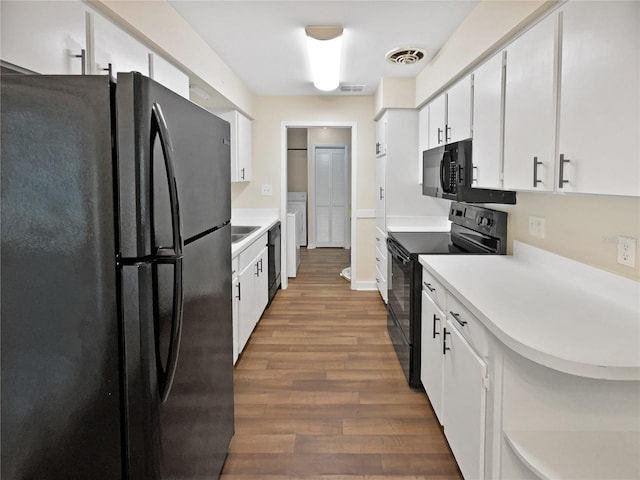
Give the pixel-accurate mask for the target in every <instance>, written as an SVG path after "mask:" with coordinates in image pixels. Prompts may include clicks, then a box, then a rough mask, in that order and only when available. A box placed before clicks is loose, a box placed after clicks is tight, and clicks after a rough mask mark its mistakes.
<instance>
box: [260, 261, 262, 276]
mask: <svg viewBox="0 0 640 480" xmlns="http://www.w3.org/2000/svg"><path fill="white" fill-rule="evenodd" d="M260 273H262V259H260Z"/></svg>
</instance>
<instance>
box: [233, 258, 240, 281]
mask: <svg viewBox="0 0 640 480" xmlns="http://www.w3.org/2000/svg"><path fill="white" fill-rule="evenodd" d="M239 273H240V255H239V254H238V255H237V256H235V257H233V258H232V259H231V277H232V278H236V277H237V276H238V274H239Z"/></svg>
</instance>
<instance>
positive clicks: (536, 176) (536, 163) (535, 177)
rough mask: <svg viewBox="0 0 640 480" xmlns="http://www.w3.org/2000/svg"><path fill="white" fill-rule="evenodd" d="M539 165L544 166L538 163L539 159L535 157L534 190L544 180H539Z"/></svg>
mask: <svg viewBox="0 0 640 480" xmlns="http://www.w3.org/2000/svg"><path fill="white" fill-rule="evenodd" d="M538 165H542V162H539V161H538V157H533V188H536V187H537V186H538V184H539V183H542V180H538Z"/></svg>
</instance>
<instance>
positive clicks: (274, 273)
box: [267, 222, 281, 303]
mask: <svg viewBox="0 0 640 480" xmlns="http://www.w3.org/2000/svg"><path fill="white" fill-rule="evenodd" d="M268 236H269V240H268V242H267V245H268V250H269V262H268V263H269V265H268V267H269V268H268V275H269V303H271V300H273V297H274V296H275V295H276V292H277V291H278V288H280V258H281V257H280V255H281V245H280V222H278V223H276V224H275V225H274V226H273V227H271V229H270V230H269V235H268Z"/></svg>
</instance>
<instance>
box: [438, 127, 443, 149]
mask: <svg viewBox="0 0 640 480" xmlns="http://www.w3.org/2000/svg"><path fill="white" fill-rule="evenodd" d="M440 135H442V129H441V128H438V145H440V144H441V143H442V138H440Z"/></svg>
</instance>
